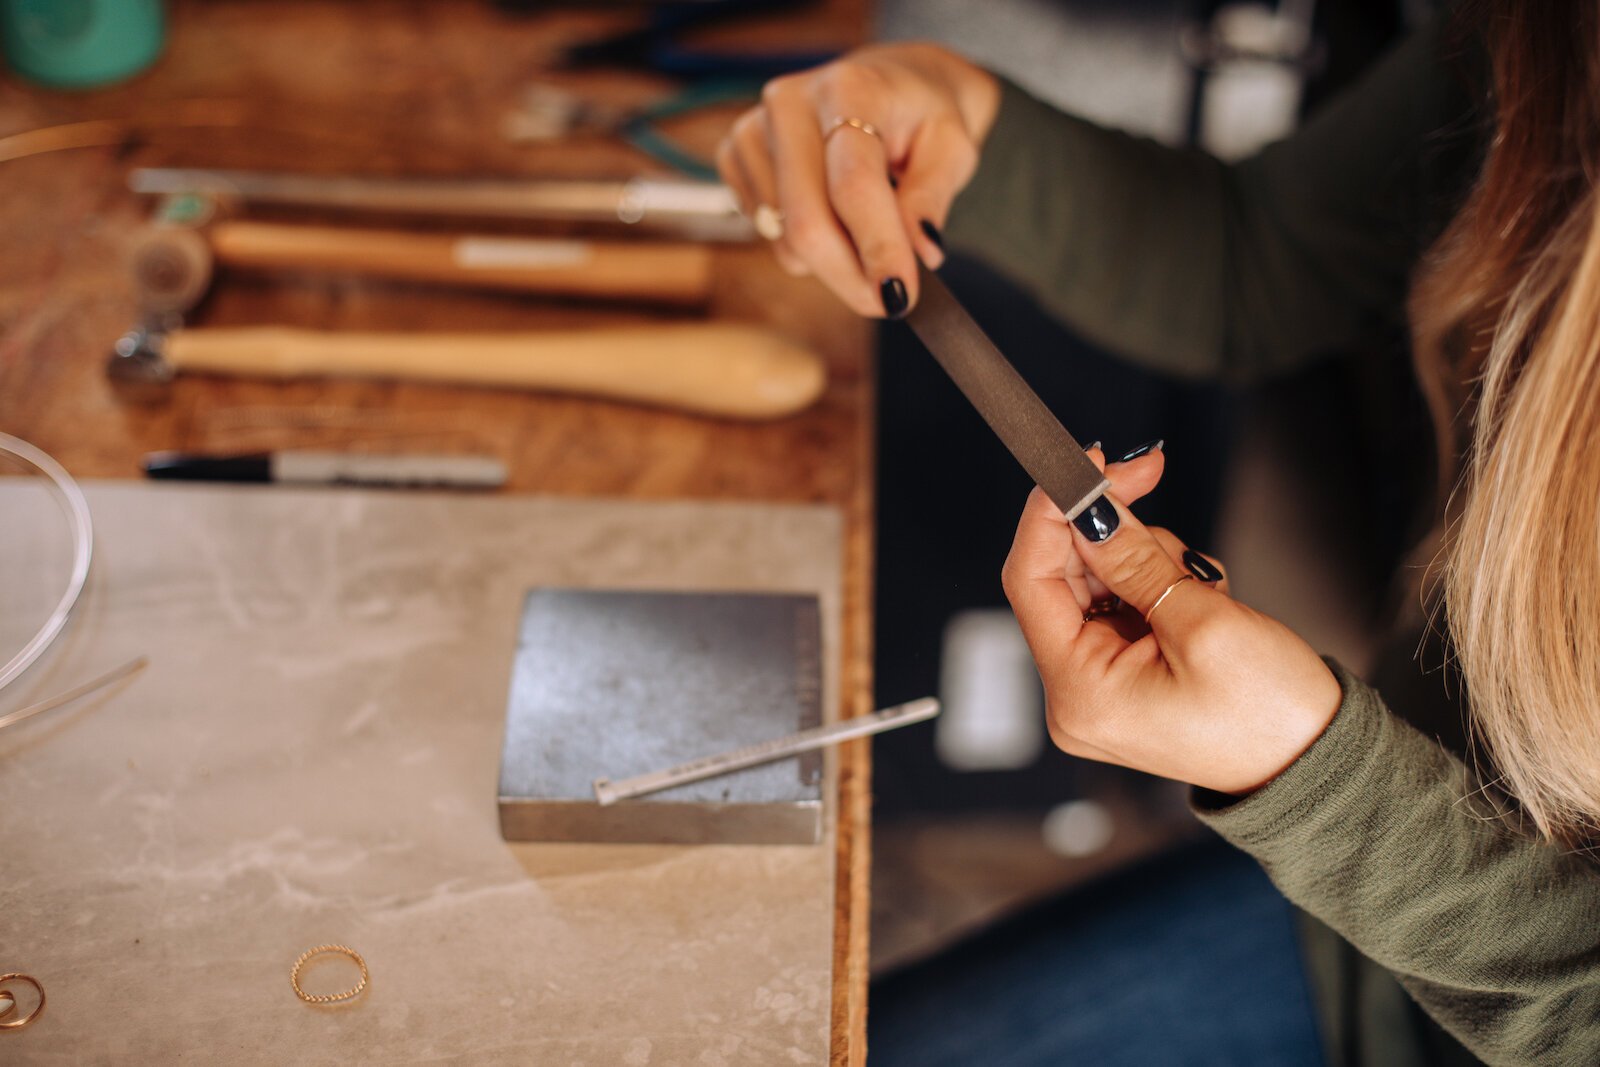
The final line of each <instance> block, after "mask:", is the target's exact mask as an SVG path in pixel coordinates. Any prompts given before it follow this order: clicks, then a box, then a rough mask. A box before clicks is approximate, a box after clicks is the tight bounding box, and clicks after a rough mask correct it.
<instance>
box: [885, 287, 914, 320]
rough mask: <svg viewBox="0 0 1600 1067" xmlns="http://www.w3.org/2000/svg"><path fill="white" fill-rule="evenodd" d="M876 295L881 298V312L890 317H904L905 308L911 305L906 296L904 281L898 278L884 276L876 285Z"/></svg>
mask: <svg viewBox="0 0 1600 1067" xmlns="http://www.w3.org/2000/svg"><path fill="white" fill-rule="evenodd" d="M878 295H879V296H880V297H882V298H883V313H884V314H885V315H887V316H889V317H890V318H891V319H903V318H905V317H906V309H907V308H908V307H910V306H911V301H910V300H908V299H907V298H906V283H905V282H903V281H901V280H900V279H899V278H885V279H884V280H883V282H882V283H881V284H880V285H879V286H878Z"/></svg>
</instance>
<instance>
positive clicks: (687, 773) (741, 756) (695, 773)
mask: <svg viewBox="0 0 1600 1067" xmlns="http://www.w3.org/2000/svg"><path fill="white" fill-rule="evenodd" d="M937 714H939V702H938V701H937V700H935V699H933V698H932V697H923V698H922V699H920V700H913V701H910V702H908V703H905V704H896V705H895V706H894V707H892V708H884V709H883V710H881V711H874V712H873V713H872V714H870V715H862V716H859V717H857V718H854V719H847V720H845V721H844V722H836V723H832V724H831V725H828V726H813V727H812V728H811V729H809V730H801V731H799V732H798V733H793V734H790V735H789V736H787V737H778V738H774V739H773V740H771V741H761V742H758V743H756V744H754V745H746V746H745V747H744V748H736V749H734V750H733V751H731V752H723V753H721V754H719V755H716V756H706V757H704V758H702V759H697V760H690V761H689V762H688V763H680V764H679V765H678V766H676V767H669V768H667V769H666V770H664V771H652V772H650V773H649V774H640V775H636V776H634V777H632V778H624V779H622V781H620V782H613V781H612V780H611V779H609V778H596V779H595V780H594V796H595V799H596V800H598V801H599V802H600V805H601V806H602V807H604V806H606V805H608V804H615V803H616V802H617V801H619V800H627V799H628V798H629V797H637V796H643V795H645V794H646V793H656V792H659V791H661V790H663V789H670V788H672V787H673V786H675V785H684V784H686V783H688V782H698V781H700V780H701V779H702V778H715V777H716V776H717V775H719V774H729V773H731V772H733V771H742V770H744V769H745V768H746V767H755V766H759V765H760V764H763V763H771V762H773V761H774V760H780V759H783V758H785V757H787V756H796V755H799V754H800V753H802V752H810V751H812V750H813V749H818V748H825V747H827V746H828V745H836V744H838V743H839V742H841V741H849V740H851V739H852V738H856V737H870V736H871V735H873V734H881V733H883V732H884V731H885V730H893V729H895V728H896V727H900V726H910V725H911V724H912V723H914V722H922V721H923V720H924V719H931V718H933V717H934V716H935V715H937Z"/></svg>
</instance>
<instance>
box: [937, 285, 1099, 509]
mask: <svg viewBox="0 0 1600 1067" xmlns="http://www.w3.org/2000/svg"><path fill="white" fill-rule="evenodd" d="M921 286H922V295H921V297H920V299H918V301H917V306H916V307H915V308H914V309H912V312H911V314H910V315H908V316H907V317H906V324H907V325H909V326H910V327H911V328H912V330H914V331H915V332H916V335H917V337H919V338H920V339H921V340H922V343H923V344H924V345H925V346H926V347H927V349H928V351H929V352H931V353H932V354H933V358H934V359H936V360H938V362H939V366H941V367H943V368H944V371H945V373H946V374H948V375H949V376H950V379H951V381H953V382H955V384H956V387H957V388H958V389H960V390H961V392H962V393H963V394H964V395H965V396H966V398H967V400H968V401H970V402H971V404H972V406H973V407H975V408H977V409H978V414H980V415H982V416H983V421H984V422H987V423H988V424H989V428H990V429H992V430H993V431H994V432H995V434H996V436H998V437H999V438H1000V441H1001V443H1002V444H1004V445H1005V446H1006V448H1007V449H1008V450H1010V452H1011V454H1012V455H1013V456H1015V457H1016V459H1017V462H1018V463H1020V464H1022V468H1023V469H1024V470H1026V471H1027V472H1028V475H1029V476H1030V477H1032V478H1033V480H1034V482H1035V483H1036V484H1037V485H1038V486H1039V488H1041V489H1043V490H1044V491H1045V495H1046V496H1048V497H1049V498H1050V499H1051V500H1052V501H1054V502H1055V505H1056V507H1058V508H1060V509H1061V510H1062V512H1063V513H1064V514H1065V515H1066V517H1067V518H1069V519H1073V518H1076V517H1077V516H1078V513H1079V512H1081V511H1082V510H1083V509H1084V508H1086V507H1088V506H1089V505H1090V504H1092V503H1094V502H1095V500H1097V499H1098V498H1099V497H1100V496H1101V494H1103V493H1104V492H1105V491H1106V490H1107V489H1109V488H1110V487H1111V483H1110V482H1108V481H1106V478H1105V475H1103V474H1101V473H1100V469H1099V468H1098V467H1096V466H1095V465H1094V462H1093V461H1092V460H1090V459H1089V457H1088V456H1086V455H1084V454H1083V448H1082V446H1080V445H1079V444H1078V442H1077V441H1075V440H1073V439H1072V435H1071V434H1070V433H1068V432H1067V430H1066V427H1064V426H1062V425H1061V422H1060V420H1059V419H1057V418H1056V417H1055V415H1053V414H1051V412H1050V409H1049V408H1047V407H1045V405H1044V401H1042V400H1040V399H1039V394H1037V393H1035V392H1034V391H1033V389H1032V388H1031V387H1030V386H1029V385H1028V383H1027V382H1025V381H1023V380H1022V375H1020V374H1018V373H1017V370H1016V368H1015V367H1013V366H1012V365H1011V363H1010V361H1008V360H1007V359H1006V357H1005V356H1004V355H1002V354H1001V352H1000V350H999V349H998V348H996V347H995V346H994V342H993V341H991V340H989V338H988V336H987V335H985V334H984V332H983V330H982V329H980V328H979V326H978V324H977V323H976V322H974V321H973V320H972V316H971V315H969V314H967V311H966V309H965V308H963V307H962V306H961V304H960V303H959V302H958V301H957V300H956V298H955V297H954V296H953V295H952V294H951V292H950V290H949V289H947V288H946V287H945V284H944V282H942V281H940V280H939V277H938V275H936V274H934V273H932V272H931V271H928V270H923V271H922V274H921Z"/></svg>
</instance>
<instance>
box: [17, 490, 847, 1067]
mask: <svg viewBox="0 0 1600 1067" xmlns="http://www.w3.org/2000/svg"><path fill="white" fill-rule="evenodd" d="M87 488H88V493H89V500H90V505H91V508H92V511H93V514H94V518H95V523H96V554H95V562H94V569H93V572H92V575H91V579H90V585H89V588H88V590H87V592H86V593H85V597H84V600H83V601H82V603H81V604H80V606H79V609H78V611H77V613H76V615H75V617H74V618H73V620H72V622H71V623H70V624H69V626H68V629H67V632H66V633H65V634H64V636H63V637H62V639H61V640H60V641H58V642H57V644H56V646H55V647H53V648H52V649H51V650H50V652H49V653H47V655H46V657H45V659H44V660H42V661H41V662H40V664H38V665H37V666H36V667H35V668H34V669H33V670H32V671H30V672H29V673H28V674H27V675H25V676H24V677H23V678H22V679H21V680H20V681H19V683H17V684H16V685H13V686H12V687H11V689H10V690H8V691H7V692H5V693H4V694H3V697H0V714H4V713H6V712H8V711H11V710H13V709H15V708H18V707H21V706H23V705H24V704H26V703H31V702H32V701H34V700H38V699H43V698H45V697H47V696H50V695H53V694H54V693H57V692H60V691H61V690H63V689H66V688H68V687H70V686H72V685H74V684H77V683H78V682H79V681H81V680H83V679H86V678H88V677H91V676H93V675H96V674H99V673H101V672H103V671H106V670H109V669H110V668H112V667H114V666H116V665H118V664H120V663H122V662H124V661H126V660H128V659H130V658H132V657H133V656H135V655H139V654H144V655H148V656H149V659H150V665H149V667H147V668H146V669H145V670H144V671H143V672H141V673H140V674H138V675H136V676H134V677H133V678H130V679H127V680H126V681H123V682H121V683H118V684H116V685H115V686H113V687H111V688H110V689H107V690H105V691H103V692H101V693H99V694H97V695H95V696H93V697H91V698H88V699H86V700H84V701H81V702H79V703H78V704H75V705H73V706H70V707H68V708H64V709H61V710H58V711H55V712H51V713H48V714H46V715H42V716H39V717H38V718H36V719H33V720H31V721H29V722H27V723H24V724H20V725H17V726H15V727H12V728H10V729H6V730H3V731H0V813H3V817H0V971H10V970H17V971H25V972H28V973H30V974H33V975H35V976H37V977H38V978H39V979H40V981H41V982H43V983H44V986H45V989H46V991H47V993H48V996H49V1002H48V1006H47V1009H46V1011H45V1014H44V1015H43V1016H42V1017H41V1018H40V1020H39V1021H38V1022H37V1023H36V1024H35V1025H33V1026H31V1027H29V1028H28V1029H26V1030H22V1031H18V1032H14V1033H7V1032H0V1062H5V1063H7V1064H78V1063H101V1062H113V1061H114V1062H128V1063H134V1062H138V1063H176V1062H213V1063H221V1062H226V1063H274V1064H277V1063H296V1064H304V1065H315V1064H333V1063H350V1062H372V1063H406V1062H423V1061H425V1062H430V1063H451V1062H461V1063H472V1064H500V1063H506V1064H511V1063H517V1064H541V1065H545V1064H549V1065H561V1067H577V1065H580V1064H581V1065H586V1067H611V1065H644V1064H680V1063H694V1064H709V1065H714V1064H807V1063H822V1062H825V1061H826V1059H827V1054H828V1024H829V997H830V989H831V967H832V957H833V949H832V932H833V904H834V899H833V897H834V877H833V863H834V861H833V856H834V852H833V838H832V835H833V829H832V827H833V818H832V813H831V812H830V817H829V820H828V827H829V829H828V837H827V839H826V840H825V841H824V842H823V843H822V844H821V845H818V846H816V847H731V846H722V847H708V846H701V847H663V846H633V845H612V846H599V845H560V846H556V845H515V846H513V845H507V844H506V843H504V842H503V841H501V839H500V837H499V832H498V829H497V824H496V813H495V781H496V775H497V772H498V765H499V754H500V741H501V732H502V729H503V725H504V712H505V699H506V687H507V680H508V672H509V670H510V666H511V660H512V654H513V651H514V647H515V641H516V624H517V619H518V616H519V612H520V610H521V605H522V599H523V596H524V594H525V592H526V591H527V590H528V589H529V588H530V587H532V586H535V585H540V584H561V585H594V586H610V587H634V588H704V589H760V590H772V591H788V592H817V593H819V594H820V595H821V597H822V605H823V619H824V626H823V629H824V646H825V662H826V663H827V665H828V668H827V669H828V672H829V678H828V679H827V682H826V684H825V685H824V692H825V693H826V694H827V707H826V716H827V717H828V718H829V719H832V718H834V717H835V716H836V714H837V711H836V708H835V707H834V704H835V701H836V693H837V691H838V688H839V687H838V685H837V677H836V673H837V672H836V664H837V662H838V652H837V649H838V628H839V586H840V579H839V544H840V532H841V524H840V521H839V517H838V515H837V513H836V512H834V511H832V510H830V509H826V508H821V507H805V506H776V505H774V506H761V505H728V504H697V503H660V504H640V503H623V502H611V501H597V500H577V499H552V498H538V497H494V498H471V497H465V496H458V495H447V494H422V493H362V492H355V491H342V490H339V491H335V490H329V491H315V490H287V489H283V488H277V487H271V488H242V487H241V488H211V487H205V488H195V487H172V488H167V487H150V486H143V485H138V484H129V483H89V484H88V486H87ZM61 530H62V527H61V521H60V518H59V516H58V515H57V514H55V513H54V509H53V507H52V505H51V504H50V501H49V499H48V497H47V496H46V495H45V494H44V492H43V491H42V489H40V487H39V486H38V484H37V483H33V482H28V481H25V480H21V479H5V480H4V481H3V482H0V642H3V644H0V655H5V656H9V655H10V654H11V650H13V649H15V648H17V647H18V646H19V645H20V643H21V641H23V640H25V639H26V637H27V636H28V634H29V633H30V632H31V630H32V628H33V627H34V626H36V625H37V624H38V621H39V620H40V619H41V618H42V617H43V614H44V612H45V611H47V609H48V601H49V599H50V597H51V596H52V595H53V593H54V591H55V590H56V589H57V587H58V584H59V581H60V573H58V572H57V571H58V568H60V567H61V566H62V565H63V564H64V557H63V554H62V553H61V551H60V549H59V547H57V546H56V542H57V541H59V540H60V538H61V536H62V534H61ZM41 561H44V562H41ZM832 774H833V771H832V767H831V765H830V768H829V781H831V780H832ZM324 943H340V944H346V945H350V946H352V947H354V948H356V949H357V950H358V951H360V952H361V953H362V954H363V955H364V956H365V957H366V960H367V963H368V965H369V967H370V968H371V972H372V982H371V987H370V989H369V990H368V991H367V992H366V993H365V994H364V995H363V996H362V997H361V998H359V999H358V1000H355V1001H353V1002H350V1003H348V1004H343V1005H334V1006H328V1007H314V1006H311V1005H307V1004H303V1003H301V1002H300V1001H299V1000H297V999H296V998H295V996H294V993H293V991H292V990H291V989H290V985H289V969H290V966H291V964H292V963H293V962H294V960H295V957H296V956H297V955H299V953H300V952H302V951H303V950H305V949H307V948H310V947H312V946H314V945H319V944H324ZM354 977H355V969H354V967H353V966H352V965H350V964H348V963H347V962H346V961H341V960H338V959H337V958H335V959H333V960H330V961H328V962H320V963H317V964H315V965H313V966H310V967H308V969H307V971H306V973H305V975H304V978H303V984H304V985H305V986H306V987H307V991H308V992H312V993H318V992H333V991H336V990H338V989H340V988H343V987H344V986H345V985H348V984H353V982H354ZM346 978H349V979H350V982H349V983H346V982H345V979H346ZM18 997H19V1000H26V997H27V994H26V992H25V991H20V990H19V992H18Z"/></svg>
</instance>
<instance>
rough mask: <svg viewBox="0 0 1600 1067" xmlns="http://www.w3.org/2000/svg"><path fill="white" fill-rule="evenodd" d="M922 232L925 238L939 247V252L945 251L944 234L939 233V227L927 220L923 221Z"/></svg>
mask: <svg viewBox="0 0 1600 1067" xmlns="http://www.w3.org/2000/svg"><path fill="white" fill-rule="evenodd" d="M922 232H923V234H924V236H926V237H927V238H928V240H930V241H932V242H933V243H934V244H935V245H936V246H938V249H939V251H941V252H943V251H944V234H942V233H940V232H939V227H937V226H935V225H934V224H933V223H931V222H929V221H928V220H927V219H923V220H922Z"/></svg>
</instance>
